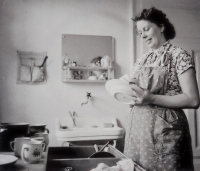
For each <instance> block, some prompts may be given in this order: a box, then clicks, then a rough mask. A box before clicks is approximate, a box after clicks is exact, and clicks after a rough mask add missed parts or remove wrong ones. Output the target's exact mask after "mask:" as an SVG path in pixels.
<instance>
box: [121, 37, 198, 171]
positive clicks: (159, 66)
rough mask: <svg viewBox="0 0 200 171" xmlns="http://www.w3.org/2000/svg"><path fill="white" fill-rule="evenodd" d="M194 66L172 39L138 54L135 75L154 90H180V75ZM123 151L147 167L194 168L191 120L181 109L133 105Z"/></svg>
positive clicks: (166, 170)
mask: <svg viewBox="0 0 200 171" xmlns="http://www.w3.org/2000/svg"><path fill="white" fill-rule="evenodd" d="M191 67H194V61H193V58H192V57H191V56H190V55H189V54H188V53H187V52H186V51H185V50H183V49H181V48H179V47H176V46H173V45H172V44H171V43H170V42H169V41H168V42H166V43H165V44H164V45H163V46H162V47H160V48H159V49H158V50H156V51H153V50H151V51H149V52H148V53H147V54H145V55H144V56H143V57H141V58H139V59H138V60H137V62H136V64H135V66H134V69H133V73H132V77H133V78H137V79H138V85H139V86H140V87H142V88H144V89H148V90H150V91H151V92H152V93H153V94H160V95H166V96H173V95H177V94H181V93H182V91H181V87H180V84H179V81H178V76H179V75H181V74H182V73H183V72H184V71H186V70H187V69H189V68H191ZM126 120H127V122H126V123H127V125H126V137H125V148H124V153H125V155H127V156H128V157H130V158H132V159H133V160H134V161H135V162H136V163H138V164H139V165H141V166H142V167H143V168H144V169H146V170H147V171H179V170H181V171H192V170H194V168H193V161H192V158H193V156H192V148H191V137H190V133H189V126H188V121H187V118H186V116H185V113H184V112H183V110H181V109H171V108H165V107H161V106H157V105H145V106H134V107H133V108H132V109H131V112H130V114H129V115H128V116H127V117H126Z"/></svg>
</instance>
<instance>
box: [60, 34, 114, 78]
mask: <svg viewBox="0 0 200 171" xmlns="http://www.w3.org/2000/svg"><path fill="white" fill-rule="evenodd" d="M104 57H109V59H110V65H109V66H106V67H105V66H103V65H102V64H101V63H102V61H101V63H100V64H99V65H98V64H97V65H95V64H94V61H96V60H97V59H99V60H101V59H102V58H104ZM97 61H98V60H97ZM62 62H63V65H62V69H63V76H62V80H63V81H64V82H65V81H66V82H71V81H73V82H74V81H77V79H76V78H75V77H74V75H73V77H72V76H70V74H72V72H71V70H77V71H81V73H82V71H83V70H84V71H86V70H87V71H88V70H89V71H90V72H89V73H87V75H86V74H85V77H84V78H78V80H79V81H86V80H88V78H89V77H90V76H93V75H92V74H93V73H94V72H92V71H96V70H100V71H102V73H103V72H107V77H106V78H105V79H104V81H106V80H108V79H111V78H113V77H114V69H113V68H114V64H113V63H114V38H112V37H111V36H93V35H71V34H63V35H62ZM98 62H100V61H98ZM111 68H112V69H111ZM108 70H109V71H108ZM83 75H84V74H83ZM94 76H95V75H94ZM98 77H100V76H98ZM98 77H97V78H94V77H93V79H94V80H92V81H97V80H98V81H99V78H98ZM90 78H92V77H90ZM90 81H91V80H90ZM101 81H102V80H101Z"/></svg>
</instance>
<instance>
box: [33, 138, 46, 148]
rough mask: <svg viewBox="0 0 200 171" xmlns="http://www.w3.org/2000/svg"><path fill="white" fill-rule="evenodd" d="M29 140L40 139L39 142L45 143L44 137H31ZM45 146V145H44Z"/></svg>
mask: <svg viewBox="0 0 200 171" xmlns="http://www.w3.org/2000/svg"><path fill="white" fill-rule="evenodd" d="M31 141H40V142H41V143H44V144H45V140H44V137H32V138H31ZM45 146H46V145H45Z"/></svg>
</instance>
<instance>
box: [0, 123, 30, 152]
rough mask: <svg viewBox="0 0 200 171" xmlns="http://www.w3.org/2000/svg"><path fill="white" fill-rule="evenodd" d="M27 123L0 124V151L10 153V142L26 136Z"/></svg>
mask: <svg viewBox="0 0 200 171" xmlns="http://www.w3.org/2000/svg"><path fill="white" fill-rule="evenodd" d="M28 126H29V123H21V122H20V123H1V128H3V129H5V130H4V131H3V132H1V149H0V151H12V149H11V148H10V142H11V141H14V139H15V138H18V137H25V136H27V134H28Z"/></svg>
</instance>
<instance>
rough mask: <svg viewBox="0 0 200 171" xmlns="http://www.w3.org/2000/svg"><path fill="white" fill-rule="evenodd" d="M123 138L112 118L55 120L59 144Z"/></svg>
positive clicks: (121, 130) (120, 130) (122, 131)
mask: <svg viewBox="0 0 200 171" xmlns="http://www.w3.org/2000/svg"><path fill="white" fill-rule="evenodd" d="M123 136H124V129H123V128H121V127H119V126H118V124H117V119H116V118H113V117H95V118H91V117H90V118H83V117H75V118H71V117H66V118H57V119H56V138H57V140H58V141H59V142H62V143H64V142H71V141H86V140H117V139H121V138H123Z"/></svg>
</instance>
